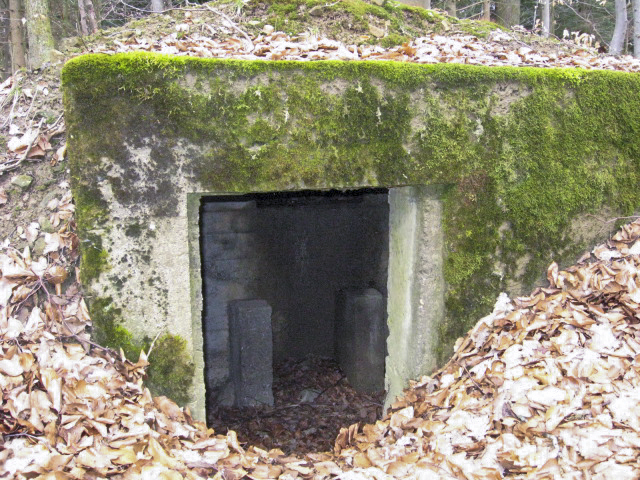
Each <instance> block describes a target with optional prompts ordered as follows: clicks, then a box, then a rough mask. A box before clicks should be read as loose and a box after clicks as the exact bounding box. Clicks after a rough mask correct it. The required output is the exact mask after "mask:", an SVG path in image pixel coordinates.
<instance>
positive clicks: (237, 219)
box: [202, 201, 257, 235]
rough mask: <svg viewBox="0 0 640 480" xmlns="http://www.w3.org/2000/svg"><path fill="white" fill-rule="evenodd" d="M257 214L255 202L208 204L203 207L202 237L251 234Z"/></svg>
mask: <svg viewBox="0 0 640 480" xmlns="http://www.w3.org/2000/svg"><path fill="white" fill-rule="evenodd" d="M256 214H257V212H256V203H255V202H254V201H247V202H212V203H206V204H204V205H203V207H202V220H203V221H202V235H208V234H211V233H224V232H235V233H241V232H251V231H252V230H253V229H254V226H255V220H256Z"/></svg>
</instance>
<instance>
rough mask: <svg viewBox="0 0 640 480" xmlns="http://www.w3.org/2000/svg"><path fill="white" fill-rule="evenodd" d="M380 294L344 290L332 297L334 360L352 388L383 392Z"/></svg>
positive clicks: (383, 321)
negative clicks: (334, 306)
mask: <svg viewBox="0 0 640 480" xmlns="http://www.w3.org/2000/svg"><path fill="white" fill-rule="evenodd" d="M385 303H386V302H385V299H384V297H383V296H382V294H381V293H380V292H378V291H377V290H375V289H373V288H368V289H366V290H345V291H341V292H339V293H338V295H337V297H336V357H337V360H338V363H339V365H340V367H341V368H342V370H343V371H344V373H345V374H346V375H347V379H348V380H349V383H350V384H351V386H352V387H353V388H355V389H356V390H358V391H361V392H366V393H373V392H379V391H381V390H383V389H384V366H385V354H386V352H385V344H386V341H387V328H386V306H385Z"/></svg>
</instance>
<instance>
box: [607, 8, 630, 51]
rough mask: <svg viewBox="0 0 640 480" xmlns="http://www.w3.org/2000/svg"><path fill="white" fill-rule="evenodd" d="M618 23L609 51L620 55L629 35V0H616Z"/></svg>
mask: <svg viewBox="0 0 640 480" xmlns="http://www.w3.org/2000/svg"><path fill="white" fill-rule="evenodd" d="M615 8H616V23H615V28H614V30H613V37H612V38H611V43H610V44H609V53H611V54H612V55H620V54H621V53H622V50H623V49H624V43H625V37H626V35H627V25H628V19H627V0H615Z"/></svg>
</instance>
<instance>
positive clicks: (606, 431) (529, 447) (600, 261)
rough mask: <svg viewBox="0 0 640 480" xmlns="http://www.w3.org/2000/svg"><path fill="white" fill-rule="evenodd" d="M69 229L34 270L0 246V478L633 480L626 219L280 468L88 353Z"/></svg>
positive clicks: (635, 297)
mask: <svg viewBox="0 0 640 480" xmlns="http://www.w3.org/2000/svg"><path fill="white" fill-rule="evenodd" d="M72 214H73V205H72V204H70V203H69V202H68V201H67V199H65V198H60V199H58V201H57V202H56V208H55V209H54V211H53V212H52V214H51V215H52V217H54V216H57V218H58V219H59V220H60V221H59V224H58V227H59V229H58V232H57V233H55V234H54V235H49V234H45V235H47V238H46V241H47V245H48V252H47V254H46V255H45V256H41V257H39V258H37V259H35V258H32V257H31V253H30V250H29V248H26V249H25V250H24V251H23V252H19V251H17V250H15V249H14V248H13V247H12V246H11V245H10V244H9V243H8V242H6V241H5V242H4V244H3V245H2V250H1V253H0V269H1V271H2V277H1V279H0V308H1V310H0V338H1V343H0V350H1V354H0V358H1V360H0V388H2V399H3V400H2V406H1V409H0V433H1V435H2V437H1V446H0V450H1V451H0V465H2V468H1V469H0V472H2V473H0V476H2V477H4V478H78V479H80V478H104V477H117V478H156V477H159V478H208V477H213V478H218V479H241V478H251V479H263V478H281V479H283V480H284V479H294V478H318V479H321V478H333V477H336V476H339V477H340V478H345V479H349V478H376V479H384V478H424V479H431V478H433V479H436V478H445V479H446V478H456V479H458V478H459V479H482V478H487V479H495V478H503V477H512V478H575V479H581V478H591V479H605V478H616V480H623V479H632V478H638V472H640V465H639V463H640V460H639V458H640V457H639V455H638V454H639V453H640V402H639V400H640V375H639V371H640V275H639V271H640V240H639V238H640V220H636V221H635V222H634V223H631V224H629V225H627V226H625V227H624V228H623V229H622V230H621V231H619V232H618V233H617V234H616V235H615V236H613V237H612V239H611V240H610V241H609V242H608V243H607V244H605V245H601V246H599V247H597V248H595V249H594V250H593V252H592V253H593V257H591V258H589V259H586V260H585V261H584V262H583V263H579V264H578V265H576V266H573V267H571V268H568V269H567V270H564V271H558V268H557V266H556V265H555V264H553V265H551V267H550V268H549V272H548V277H549V282H550V285H549V287H547V288H540V289H537V290H536V291H534V292H533V294H532V295H531V296H529V297H523V298H517V299H515V300H513V301H511V300H509V299H508V298H507V297H506V295H504V294H502V295H501V296H500V298H499V299H498V302H497V303H496V307H495V309H494V311H493V313H492V314H491V315H489V316H487V317H485V318H483V319H482V320H480V321H479V322H478V324H477V325H476V326H475V327H474V328H473V329H472V331H471V332H470V333H469V334H468V335H467V336H466V337H465V338H463V339H459V340H458V342H457V344H456V352H455V354H454V356H453V358H452V359H451V360H450V362H449V363H448V364H447V365H446V366H445V367H444V368H442V369H441V370H440V371H438V372H437V373H435V374H434V375H433V376H431V377H427V376H425V377H423V378H422V379H420V380H419V381H416V382H413V383H412V385H411V386H410V388H409V389H407V390H406V391H405V393H404V396H403V397H402V398H400V399H399V400H398V401H396V403H395V404H394V405H393V406H392V408H391V409H390V411H389V413H388V414H387V416H386V417H385V418H383V419H382V420H378V421H376V422H375V423H369V424H358V423H355V424H353V425H351V426H350V427H345V428H342V429H341V431H340V433H339V435H338V437H337V439H336V440H335V444H334V447H333V450H332V451H327V452H324V453H307V454H306V455H299V456H297V457H296V456H290V455H287V454H285V453H284V452H283V451H282V450H279V449H271V450H267V449H266V448H265V449H263V448H260V447H258V446H255V445H254V446H247V444H245V443H244V441H245V440H246V439H245V438H243V437H242V436H240V440H238V436H237V434H236V432H235V431H233V430H229V431H225V432H224V434H221V433H222V432H223V429H217V430H214V429H208V428H207V427H206V426H205V425H204V424H202V423H200V422H197V421H194V420H193V419H192V418H191V416H190V413H189V411H188V409H186V408H185V409H183V408H180V407H178V406H177V405H176V404H175V403H173V402H172V401H171V400H169V399H167V398H165V397H157V398H152V396H151V395H150V393H149V391H148V390H147V389H146V388H145V387H144V384H143V378H144V374H145V368H146V366H147V365H148V360H147V356H146V355H145V354H144V352H143V353H142V354H141V355H140V358H139V359H138V361H137V362H135V363H133V362H131V361H129V360H127V359H125V358H124V357H123V356H122V355H121V354H117V353H116V352H114V351H112V350H108V349H104V348H102V347H99V346H97V345H94V344H92V343H91V340H90V336H89V331H90V325H91V321H90V319H89V316H88V314H87V309H86V306H85V303H84V300H83V299H82V296H81V295H80V294H79V293H78V291H79V290H78V285H77V283H76V282H74V281H72V280H73V279H66V278H65V277H66V272H67V268H68V265H69V263H70V262H72V261H74V259H75V258H76V256H77V244H78V242H77V237H76V236H75V234H74V233H73V231H72V227H73V216H72ZM150 358H151V360H152V359H153V352H151V353H150ZM336 375H338V374H337V373H336ZM337 380H338V379H337V378H336V381H337ZM283 391H284V390H283ZM321 393H322V392H321ZM319 397H320V398H321V396H319ZM317 399H318V398H316V400H317ZM299 400H300V399H299V398H298V401H299ZM345 400H346V401H349V399H348V398H345ZM321 415H322V414H321V413H318V415H317V418H318V419H319V418H320V417H321ZM318 424H319V423H318ZM309 428H314V425H312V424H310V426H309ZM241 442H242V443H241ZM267 447H268V446H267Z"/></svg>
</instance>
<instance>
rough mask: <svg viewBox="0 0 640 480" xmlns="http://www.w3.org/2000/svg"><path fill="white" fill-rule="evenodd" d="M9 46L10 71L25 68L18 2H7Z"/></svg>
mask: <svg viewBox="0 0 640 480" xmlns="http://www.w3.org/2000/svg"><path fill="white" fill-rule="evenodd" d="M9 30H10V32H9V44H10V45H11V71H12V72H15V71H16V70H18V69H20V68H24V67H26V66H27V60H26V57H25V53H24V29H23V25H22V9H21V5H20V0H9Z"/></svg>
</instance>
